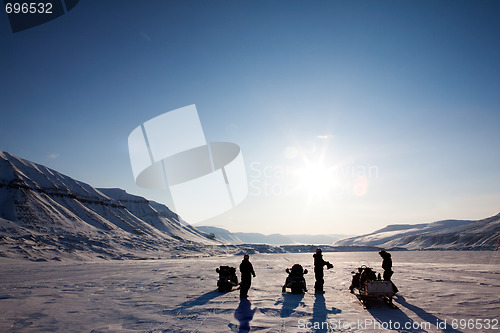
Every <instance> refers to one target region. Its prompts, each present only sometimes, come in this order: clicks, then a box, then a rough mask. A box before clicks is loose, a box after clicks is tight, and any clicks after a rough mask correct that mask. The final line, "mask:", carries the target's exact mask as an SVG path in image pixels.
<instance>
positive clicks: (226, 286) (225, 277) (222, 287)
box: [215, 266, 238, 292]
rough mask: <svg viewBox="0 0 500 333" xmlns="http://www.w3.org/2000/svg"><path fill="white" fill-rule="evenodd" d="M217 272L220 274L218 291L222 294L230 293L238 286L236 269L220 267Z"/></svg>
mask: <svg viewBox="0 0 500 333" xmlns="http://www.w3.org/2000/svg"><path fill="white" fill-rule="evenodd" d="M215 271H216V272H217V273H219V280H218V281H217V290H219V291H220V292H228V291H231V290H232V289H233V287H235V286H237V285H238V277H237V276H236V268H234V267H229V266H220V267H219V268H216V269H215Z"/></svg>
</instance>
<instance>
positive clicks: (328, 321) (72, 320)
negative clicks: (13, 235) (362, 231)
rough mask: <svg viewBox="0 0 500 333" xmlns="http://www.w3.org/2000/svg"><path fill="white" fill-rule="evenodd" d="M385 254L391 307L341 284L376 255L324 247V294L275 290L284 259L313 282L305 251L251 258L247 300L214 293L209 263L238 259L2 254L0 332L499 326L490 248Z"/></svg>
mask: <svg viewBox="0 0 500 333" xmlns="http://www.w3.org/2000/svg"><path fill="white" fill-rule="evenodd" d="M392 254H393V261H394V270H395V274H394V276H393V280H394V282H395V283H396V284H397V285H398V287H399V289H400V296H399V297H398V298H397V299H396V300H395V302H396V304H397V305H398V307H399V309H397V310H394V309H390V308H389V307H387V306H386V305H385V304H383V303H382V302H375V303H373V304H372V306H371V307H370V308H369V309H367V310H364V309H363V308H362V307H361V305H360V304H359V302H358V301H357V300H356V298H355V297H354V296H353V295H351V294H349V292H348V290H347V288H348V286H349V284H350V276H351V275H350V272H351V271H352V270H353V269H354V268H355V267H356V266H357V265H358V264H359V263H360V262H361V261H363V260H366V261H368V262H369V263H370V264H371V265H372V266H373V267H374V268H375V269H377V270H378V271H380V270H379V269H378V268H379V266H380V258H379V256H378V254H377V253H376V252H369V253H367V252H354V253H324V258H325V259H326V260H329V261H331V262H332V263H334V265H335V268H334V269H333V270H330V271H326V272H325V281H326V284H325V285H326V293H325V294H324V295H314V294H312V293H307V294H305V295H292V294H284V295H283V294H282V293H281V285H282V283H283V282H284V280H285V277H286V273H285V272H284V270H285V268H286V267H290V266H291V265H292V264H293V263H301V264H303V265H304V266H305V268H308V269H309V270H310V271H311V273H310V274H308V275H306V278H307V282H308V287H309V288H310V289H313V288H312V286H313V283H314V274H313V273H312V255H311V254H310V253H308V254H258V255H252V256H251V257H250V260H251V261H252V263H253V265H254V268H255V270H256V273H257V277H256V278H255V279H254V280H253V285H252V289H251V290H250V293H249V295H250V298H249V301H243V302H240V299H239V297H238V291H233V292H231V293H226V294H221V293H218V292H217V291H216V290H215V288H216V281H217V273H216V272H215V268H216V267H217V266H218V265H221V264H226V265H232V266H237V265H238V264H239V262H240V260H241V256H229V257H217V258H202V259H168V260H155V261H99V262H20V261H13V260H9V259H2V260H1V261H0V313H1V314H0V331H2V332H40V331H59V332H247V331H248V329H247V328H246V326H250V330H251V331H252V332H253V331H255V332H333V331H335V332H356V331H365V332H382V331H393V332H425V331H427V332H441V331H445V332H473V331H474V332H500V323H498V320H500V299H499V294H500V256H499V252H451V251H450V252H438V251H433V252H393V253H392ZM374 322H378V324H374ZM339 323H340V324H339ZM436 323H438V324H439V325H440V326H441V328H442V329H438V328H437V327H436ZM405 325H409V326H408V327H409V329H405V328H404V327H405ZM429 325H430V326H429ZM480 325H482V328H480ZM418 326H420V327H421V328H420V329H417V327H418ZM384 327H385V328H384ZM412 327H413V328H412ZM486 327H489V328H490V329H489V330H487V329H486Z"/></svg>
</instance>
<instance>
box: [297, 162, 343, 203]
mask: <svg viewBox="0 0 500 333" xmlns="http://www.w3.org/2000/svg"><path fill="white" fill-rule="evenodd" d="M297 176H298V180H299V187H300V188H301V189H305V190H306V191H307V194H308V196H309V199H326V198H328V196H329V194H330V192H331V190H332V188H333V186H334V175H333V170H332V169H331V168H328V167H326V166H325V165H324V164H322V163H307V164H306V166H304V167H303V168H302V169H299V170H298V172H297Z"/></svg>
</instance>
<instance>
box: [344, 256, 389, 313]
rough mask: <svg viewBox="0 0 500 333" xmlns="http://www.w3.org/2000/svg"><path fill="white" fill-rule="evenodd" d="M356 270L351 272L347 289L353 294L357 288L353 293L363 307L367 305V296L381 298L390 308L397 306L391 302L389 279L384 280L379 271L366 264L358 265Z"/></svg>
mask: <svg viewBox="0 0 500 333" xmlns="http://www.w3.org/2000/svg"><path fill="white" fill-rule="evenodd" d="M357 270H358V271H357V272H352V274H353V276H352V281H351V286H350V287H349V290H350V291H351V293H353V294H354V289H357V290H358V293H357V294H355V295H356V297H357V298H358V300H359V301H360V302H361V304H362V305H363V307H365V308H366V307H367V305H368V304H367V303H368V299H369V298H382V299H383V300H384V302H385V303H387V305H389V306H390V307H392V308H397V307H396V306H395V305H394V304H393V303H392V297H393V296H394V294H395V293H394V289H393V286H392V282H391V281H384V280H382V279H381V278H380V273H379V274H378V276H377V274H376V273H375V271H374V270H373V269H372V268H371V267H368V266H366V265H361V266H360V267H358V269H357Z"/></svg>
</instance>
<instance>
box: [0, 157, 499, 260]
mask: <svg viewBox="0 0 500 333" xmlns="http://www.w3.org/2000/svg"><path fill="white" fill-rule="evenodd" d="M342 237H344V235H280V234H273V235H264V234H259V233H232V232H230V231H228V230H225V229H222V228H217V227H210V226H200V227H196V228H195V227H193V226H190V225H189V224H187V223H186V222H184V221H183V220H182V219H181V218H180V217H179V216H178V215H177V214H175V213H174V212H172V211H171V210H170V209H169V208H168V207H166V206H165V205H162V204H160V203H157V202H154V201H149V200H147V199H145V198H143V197H139V196H135V195H132V194H129V193H127V192H125V191H124V190H121V189H117V188H115V189H97V188H94V187H92V186H90V185H88V184H85V183H83V182H80V181H77V180H74V179H72V178H71V177H68V176H66V175H63V174H61V173H59V172H57V171H54V170H52V169H49V168H47V167H45V166H43V165H40V164H35V163H32V162H29V161H26V160H23V159H21V158H18V157H15V156H13V155H10V154H9V153H6V152H1V151H0V257H7V258H18V259H28V260H62V259H68V258H69V259H78V260H82V259H83V260H84V259H95V258H104V259H129V258H130V259H145V258H171V257H186V256H200V255H207V256H208V255H214V254H225V253H239V252H242V251H245V252H247V251H248V250H254V251H257V252H270V253H277V252H286V251H291V252H310V251H313V250H314V246H313V245H325V244H330V246H328V247H325V249H326V248H328V249H329V250H330V251H351V250H354V251H357V250H376V249H377V248H387V249H390V248H404V249H408V250H420V249H449V250H497V249H498V247H499V245H500V214H498V215H496V216H493V217H490V218H487V219H483V220H479V221H469V220H445V221H439V222H434V223H425V224H416V225H390V226H387V227H385V228H383V229H380V230H378V231H375V232H373V233H370V234H366V235H363V236H356V237H350V238H345V239H341V238H342ZM333 242H335V243H333ZM332 243H333V246H332ZM240 244H244V245H240ZM248 244H256V245H253V246H249V245H248ZM262 244H267V245H262ZM283 244H289V245H283ZM348 247H350V248H348Z"/></svg>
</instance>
